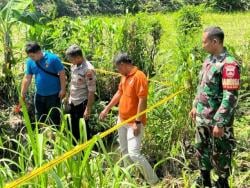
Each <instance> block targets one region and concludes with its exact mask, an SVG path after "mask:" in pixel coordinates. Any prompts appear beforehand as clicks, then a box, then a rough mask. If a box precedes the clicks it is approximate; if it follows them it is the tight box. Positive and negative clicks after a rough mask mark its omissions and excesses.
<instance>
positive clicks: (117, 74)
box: [63, 62, 173, 86]
mask: <svg viewBox="0 0 250 188" xmlns="http://www.w3.org/2000/svg"><path fill="white" fill-rule="evenodd" d="M63 64H65V65H71V64H70V63H67V62H63ZM94 70H95V71H96V72H100V73H103V74H110V75H113V76H117V77H118V76H121V74H120V73H117V72H112V71H107V70H103V69H96V68H95V69H94ZM148 81H151V82H155V83H158V84H161V85H164V86H171V85H173V84H172V83H168V82H161V81H158V80H155V79H148Z"/></svg>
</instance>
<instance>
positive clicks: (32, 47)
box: [25, 42, 41, 54]
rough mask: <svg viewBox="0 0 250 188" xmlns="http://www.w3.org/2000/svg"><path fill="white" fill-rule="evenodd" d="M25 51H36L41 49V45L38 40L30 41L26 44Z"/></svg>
mask: <svg viewBox="0 0 250 188" xmlns="http://www.w3.org/2000/svg"><path fill="white" fill-rule="evenodd" d="M25 51H26V53H27V54H29V53H36V52H39V51H41V46H40V45H39V44H38V43H36V42H28V43H27V44H26V46H25Z"/></svg>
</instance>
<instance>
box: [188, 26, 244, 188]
mask: <svg viewBox="0 0 250 188" xmlns="http://www.w3.org/2000/svg"><path fill="white" fill-rule="evenodd" d="M223 41H224V33H223V31H222V30H221V29H220V28H219V27H209V28H207V29H205V31H204V33H203V40H202V44H203V48H204V50H205V51H207V52H208V53H209V54H210V56H208V57H207V58H206V59H205V61H204V63H203V67H202V70H201V72H200V79H199V80H200V81H199V86H198V89H197V94H196V97H195V100H194V102H193V109H192V110H191V112H190V116H191V117H192V119H193V120H194V121H195V122H196V144H195V146H196V150H197V153H196V154H197V157H198V159H199V166H200V170H201V178H200V180H202V181H201V183H200V186H204V187H211V186H212V185H211V179H210V171H211V169H212V168H213V169H214V170H215V172H216V173H217V174H218V176H219V179H218V180H217V181H216V182H215V186H216V187H218V188H227V187H229V185H228V177H229V175H230V171H231V160H232V151H233V148H234V145H235V141H234V135H233V120H234V111H235V107H236V102H237V97H238V89H239V85H240V84H239V83H240V73H239V65H238V63H237V61H236V60H235V59H234V57H232V56H231V55H229V54H228V52H227V50H226V49H225V48H224V47H223Z"/></svg>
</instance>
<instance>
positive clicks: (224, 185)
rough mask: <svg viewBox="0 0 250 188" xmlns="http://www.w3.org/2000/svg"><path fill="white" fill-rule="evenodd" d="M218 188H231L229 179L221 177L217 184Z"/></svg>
mask: <svg viewBox="0 0 250 188" xmlns="http://www.w3.org/2000/svg"><path fill="white" fill-rule="evenodd" d="M215 187H216V188H229V184H228V180H227V178H222V177H219V179H218V180H217V181H216V182H215Z"/></svg>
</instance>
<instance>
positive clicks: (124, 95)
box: [99, 53, 159, 185]
mask: <svg viewBox="0 0 250 188" xmlns="http://www.w3.org/2000/svg"><path fill="white" fill-rule="evenodd" d="M115 64H116V67H117V69H118V71H119V72H120V73H121V74H122V78H121V82H120V84H119V89H118V91H117V92H116V94H115V95H114V96H113V98H112V100H111V101H110V103H109V104H108V105H107V106H106V107H105V109H104V110H103V111H102V112H101V114H100V117H99V118H100V119H101V120H103V119H105V117H106V116H107V114H108V113H109V111H110V109H111V108H112V107H113V106H115V105H117V104H118V103H119V116H118V122H121V121H124V120H127V119H129V118H130V117H132V116H134V115H136V114H138V113H140V112H142V111H144V110H145V109H146V108H147V96H148V82H147V78H146V76H145V74H144V73H143V72H142V71H140V70H138V69H137V67H136V66H134V65H133V62H132V60H131V59H130V58H129V56H128V55H127V54H126V53H121V54H119V55H118V56H117V58H116V60H115ZM145 124H146V115H145V114H144V115H142V116H140V117H137V118H136V119H135V120H133V121H131V122H129V123H128V124H127V125H124V126H123V127H121V128H120V129H119V130H118V135H119V143H120V149H121V152H122V154H123V155H127V156H128V160H129V161H131V162H134V163H137V164H139V167H140V170H141V172H142V174H143V175H144V177H145V179H146V180H147V182H148V183H149V184H151V185H153V184H156V183H157V182H158V180H159V179H158V177H157V175H156V174H155V172H154V171H153V169H152V167H151V166H150V164H149V163H148V161H147V160H146V158H145V157H144V156H143V155H142V154H141V152H140V148H141V141H142V136H143V132H144V126H145Z"/></svg>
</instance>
